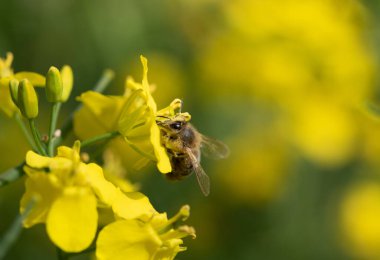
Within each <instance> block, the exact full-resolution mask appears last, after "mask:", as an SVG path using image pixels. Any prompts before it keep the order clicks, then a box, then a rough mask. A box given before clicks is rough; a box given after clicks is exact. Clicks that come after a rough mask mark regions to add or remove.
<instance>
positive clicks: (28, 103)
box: [18, 79, 38, 119]
mask: <svg viewBox="0 0 380 260" xmlns="http://www.w3.org/2000/svg"><path fill="white" fill-rule="evenodd" d="M18 103H19V108H20V110H21V113H22V115H23V116H24V117H26V118H28V119H33V118H36V117H37V116H38V98H37V93H36V91H35V90H34V87H33V85H32V83H30V81H29V80H27V79H23V80H22V81H21V82H20V84H19V88H18Z"/></svg>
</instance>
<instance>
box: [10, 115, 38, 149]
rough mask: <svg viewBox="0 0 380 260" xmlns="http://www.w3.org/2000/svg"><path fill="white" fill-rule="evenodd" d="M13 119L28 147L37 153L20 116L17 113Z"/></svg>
mask: <svg viewBox="0 0 380 260" xmlns="http://www.w3.org/2000/svg"><path fill="white" fill-rule="evenodd" d="M14 119H15V120H16V123H17V124H18V126H19V127H20V129H21V131H22V133H23V134H24V136H25V137H26V140H27V141H28V143H29V145H30V146H31V147H32V149H33V150H35V151H37V147H36V145H35V144H34V141H33V137H32V136H31V135H30V133H29V131H28V129H27V127H26V126H25V123H24V121H23V120H22V118H21V116H20V114H19V113H15V115H14Z"/></svg>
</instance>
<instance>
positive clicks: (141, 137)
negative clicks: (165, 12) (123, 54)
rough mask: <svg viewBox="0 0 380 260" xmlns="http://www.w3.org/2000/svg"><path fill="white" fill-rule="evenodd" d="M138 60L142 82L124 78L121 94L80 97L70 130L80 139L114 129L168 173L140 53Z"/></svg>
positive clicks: (154, 107) (166, 157)
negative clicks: (139, 61)
mask: <svg viewBox="0 0 380 260" xmlns="http://www.w3.org/2000/svg"><path fill="white" fill-rule="evenodd" d="M141 62H142V65H143V79H142V83H141V84H140V83H137V82H135V81H134V80H133V79H132V78H131V77H128V78H127V80H126V84H125V86H126V87H125V92H124V95H123V96H105V95H102V94H100V93H97V92H93V91H88V92H86V93H84V94H82V95H81V96H80V98H79V100H80V101H81V102H82V103H83V105H84V107H83V108H82V109H81V110H80V111H78V112H77V113H76V114H75V116H74V130H75V133H76V134H77V135H78V136H79V137H81V138H88V137H91V136H95V135H99V134H103V133H107V132H112V131H118V132H119V133H120V134H121V136H122V137H123V139H124V142H126V143H128V145H129V146H130V147H132V148H133V149H134V150H135V151H137V152H138V153H140V154H142V155H143V156H144V157H146V158H148V159H149V160H152V161H156V162H157V168H158V169H159V170H160V172H162V173H168V172H170V171H171V165H170V161H169V157H168V155H167V154H166V151H165V148H164V147H163V146H162V145H161V141H160V130H159V128H158V126H157V124H156V115H157V105H156V103H155V101H154V98H153V97H152V95H151V91H152V90H151V86H150V85H149V83H148V66H147V59H146V58H145V57H143V56H141ZM118 145H119V146H120V140H119V141H118Z"/></svg>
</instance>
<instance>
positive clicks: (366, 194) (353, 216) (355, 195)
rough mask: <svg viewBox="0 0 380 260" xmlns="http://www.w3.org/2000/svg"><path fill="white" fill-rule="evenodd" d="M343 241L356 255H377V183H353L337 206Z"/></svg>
mask: <svg viewBox="0 0 380 260" xmlns="http://www.w3.org/2000/svg"><path fill="white" fill-rule="evenodd" d="M340 210H341V212H340V220H341V222H340V223H341V228H342V238H343V242H344V244H345V246H346V248H347V249H348V251H349V252H350V253H352V254H353V255H354V256H356V258H357V259H379V257H380V249H379V244H380V222H379V218H380V184H379V183H377V182H370V181H368V182H362V183H358V184H356V185H354V186H352V187H351V188H350V189H349V190H348V192H347V193H346V195H345V197H344V198H343V201H342V203H341V207H340Z"/></svg>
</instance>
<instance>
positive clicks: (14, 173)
mask: <svg viewBox="0 0 380 260" xmlns="http://www.w3.org/2000/svg"><path fill="white" fill-rule="evenodd" d="M24 165H25V163H24V162H23V163H21V164H19V165H18V166H16V167H14V168H11V169H9V170H6V171H5V172H3V173H2V174H1V175H0V187H3V186H5V185H7V184H9V183H11V182H14V181H16V180H18V179H19V178H21V177H22V176H24V171H23V169H22V168H23V167H24Z"/></svg>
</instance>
